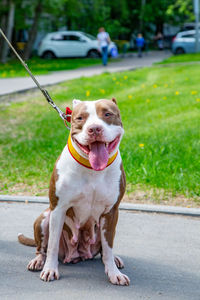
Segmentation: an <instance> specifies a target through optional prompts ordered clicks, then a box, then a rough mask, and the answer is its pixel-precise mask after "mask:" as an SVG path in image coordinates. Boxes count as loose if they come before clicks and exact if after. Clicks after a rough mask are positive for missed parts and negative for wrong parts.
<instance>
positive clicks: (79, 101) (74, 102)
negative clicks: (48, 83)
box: [72, 99, 81, 108]
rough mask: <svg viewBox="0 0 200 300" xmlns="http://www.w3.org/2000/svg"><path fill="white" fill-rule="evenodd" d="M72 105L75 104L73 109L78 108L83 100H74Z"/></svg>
mask: <svg viewBox="0 0 200 300" xmlns="http://www.w3.org/2000/svg"><path fill="white" fill-rule="evenodd" d="M72 103H73V108H74V107H76V105H78V104H79V103H81V100H78V99H74V100H73V102H72Z"/></svg>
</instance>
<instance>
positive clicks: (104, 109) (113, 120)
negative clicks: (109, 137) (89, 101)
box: [95, 98, 122, 126]
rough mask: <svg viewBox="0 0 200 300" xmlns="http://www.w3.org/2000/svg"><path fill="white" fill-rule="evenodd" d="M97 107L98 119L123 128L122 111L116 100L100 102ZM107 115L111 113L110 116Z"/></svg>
mask: <svg viewBox="0 0 200 300" xmlns="http://www.w3.org/2000/svg"><path fill="white" fill-rule="evenodd" d="M95 106H96V112H97V115H98V117H99V118H100V119H102V120H103V121H104V122H106V123H107V124H109V125H111V124H113V125H117V126H122V121H121V117H120V111H119V108H118V107H117V104H116V100H115V98H113V99H112V100H104V99H103V100H100V101H98V102H97V103H96V104H95ZM107 113H109V114H110V116H106V114H107Z"/></svg>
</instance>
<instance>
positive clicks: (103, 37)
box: [97, 27, 110, 66]
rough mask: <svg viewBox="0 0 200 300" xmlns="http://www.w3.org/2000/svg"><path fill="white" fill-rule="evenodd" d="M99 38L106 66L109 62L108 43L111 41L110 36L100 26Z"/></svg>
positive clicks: (103, 61)
mask: <svg viewBox="0 0 200 300" xmlns="http://www.w3.org/2000/svg"><path fill="white" fill-rule="evenodd" d="M97 39H98V42H99V47H100V49H101V54H102V63H103V65H104V66H106V65H107V63H108V45H109V43H110V36H109V34H108V33H107V32H106V31H105V29H104V28H103V27H101V28H99V33H98V34H97Z"/></svg>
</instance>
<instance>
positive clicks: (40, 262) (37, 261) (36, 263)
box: [27, 254, 45, 271]
mask: <svg viewBox="0 0 200 300" xmlns="http://www.w3.org/2000/svg"><path fill="white" fill-rule="evenodd" d="M44 262H45V257H44V256H43V255H42V254H39V255H37V256H36V257H35V258H34V259H32V260H31V261H30V262H29V264H28V265H27V268H28V270H29V271H40V270H42V268H43V266H44Z"/></svg>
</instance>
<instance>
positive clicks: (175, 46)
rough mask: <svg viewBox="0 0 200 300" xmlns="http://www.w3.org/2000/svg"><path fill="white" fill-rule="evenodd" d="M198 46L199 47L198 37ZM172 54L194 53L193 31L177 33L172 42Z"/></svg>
mask: <svg viewBox="0 0 200 300" xmlns="http://www.w3.org/2000/svg"><path fill="white" fill-rule="evenodd" d="M199 33H200V31H199ZM199 46H200V35H199ZM199 50H200V47H199ZM172 52H173V53H174V54H183V53H194V52H195V30H187V31H182V32H179V33H177V35H176V36H175V37H174V38H173V40H172Z"/></svg>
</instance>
